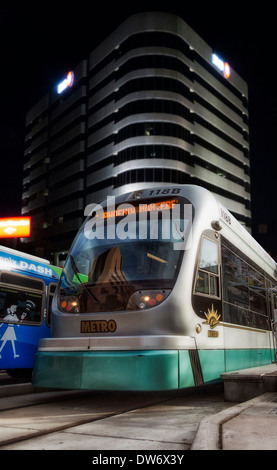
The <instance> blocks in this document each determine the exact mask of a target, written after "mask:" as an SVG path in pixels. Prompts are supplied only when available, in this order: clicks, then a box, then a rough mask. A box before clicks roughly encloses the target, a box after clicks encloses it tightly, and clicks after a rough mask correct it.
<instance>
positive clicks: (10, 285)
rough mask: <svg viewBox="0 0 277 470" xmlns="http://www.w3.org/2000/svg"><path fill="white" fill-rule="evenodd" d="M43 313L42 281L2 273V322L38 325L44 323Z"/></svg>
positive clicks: (0, 298) (0, 316)
mask: <svg viewBox="0 0 277 470" xmlns="http://www.w3.org/2000/svg"><path fill="white" fill-rule="evenodd" d="M29 286H31V288H30V287H29ZM43 311H44V283H43V282H42V281H40V280H37V279H32V278H30V277H28V276H21V275H15V274H11V273H1V277H0V322H4V323H17V324H18V325H22V324H33V325H38V324H41V323H42V321H43Z"/></svg>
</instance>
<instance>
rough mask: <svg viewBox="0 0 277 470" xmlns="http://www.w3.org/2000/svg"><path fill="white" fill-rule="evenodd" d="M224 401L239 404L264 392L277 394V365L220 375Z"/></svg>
mask: <svg viewBox="0 0 277 470" xmlns="http://www.w3.org/2000/svg"><path fill="white" fill-rule="evenodd" d="M220 377H221V379H222V380H223V381H224V396H225V400H227V401H231V402H236V403H241V402H244V401H246V400H251V399H252V398H255V397H257V396H259V395H261V394H263V393H266V392H277V364H269V365H266V366H260V367H253V368H250V369H242V370H238V371H233V372H228V373H224V374H221V376H220Z"/></svg>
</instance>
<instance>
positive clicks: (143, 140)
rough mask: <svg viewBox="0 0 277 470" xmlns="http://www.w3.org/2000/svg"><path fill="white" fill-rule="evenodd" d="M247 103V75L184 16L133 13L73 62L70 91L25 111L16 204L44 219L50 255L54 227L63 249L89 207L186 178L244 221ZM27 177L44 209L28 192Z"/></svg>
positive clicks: (247, 203) (247, 209)
mask: <svg viewBox="0 0 277 470" xmlns="http://www.w3.org/2000/svg"><path fill="white" fill-rule="evenodd" d="M247 103H248V89H247V84H246V83H245V81H244V80H243V79H242V78H241V77H240V76H239V75H238V74H237V73H236V72H235V71H234V70H233V69H232V68H231V67H230V66H229V65H228V64H227V63H226V62H225V61H223V60H222V59H221V58H219V57H218V56H217V55H215V54H214V52H213V50H212V49H211V47H210V46H209V45H208V44H206V42H205V41H204V40H203V39H201V38H200V37H199V36H198V34H196V33H195V32H194V31H193V30H192V29H191V28H190V27H189V26H188V25H187V24H186V23H185V22H184V21H183V20H182V19H181V18H179V17H177V16H175V15H171V14H166V13H143V14H138V15H135V16H133V17H131V18H129V19H128V20H126V21H125V22H124V23H123V24H122V25H120V26H119V27H118V29H117V30H116V31H114V32H113V33H112V34H111V35H110V36H109V37H108V38H107V39H106V40H105V41H104V42H103V43H102V44H100V45H99V46H98V47H97V48H96V49H95V50H94V51H93V52H92V53H91V54H90V56H89V57H88V58H87V59H86V60H83V61H82V62H81V63H80V64H79V66H78V67H76V69H75V70H74V83H73V85H72V86H70V89H68V90H65V92H64V93H62V96H61V95H59V94H57V93H55V92H53V93H51V94H49V95H47V97H45V98H44V99H43V100H42V101H41V102H40V103H38V104H37V105H36V106H35V107H34V108H32V110H30V112H29V113H28V115H27V122H26V128H27V136H26V153H25V175H26V176H25V192H24V194H23V209H22V212H23V213H28V214H30V215H33V216H34V217H35V225H36V221H37V224H38V226H40V228H41V226H43V227H44V228H46V227H48V229H49V230H50V232H49V230H48V234H50V238H51V237H52V238H51V239H52V247H51V248H50V250H52V251H53V250H54V251H55V249H58V251H59V250H61V249H62V246H61V244H60V241H59V240H60V236H59V235H61V234H62V233H64V235H65V237H64V238H63V242H64V244H65V245H66V243H67V242H65V241H66V237H67V236H68V239H69V238H70V237H72V234H71V233H70V232H73V231H74V230H75V231H76V230H77V229H78V226H79V225H80V222H81V219H82V217H83V213H84V208H85V206H86V205H88V204H90V203H92V202H98V201H100V200H102V199H105V198H106V196H107V195H110V194H119V193H122V192H126V191H130V190H134V189H140V188H143V187H146V186H149V185H154V186H155V185H156V186H158V185H159V184H160V183H161V182H163V183H170V184H174V183H178V184H179V183H181V184H182V183H189V184H198V185H200V186H204V187H205V188H207V189H209V190H210V191H212V192H213V193H214V194H215V195H216V197H217V198H218V199H219V200H221V201H222V202H223V204H224V205H225V206H226V207H227V208H228V209H229V210H230V211H231V212H232V213H233V214H234V215H235V216H236V217H237V218H238V220H239V221H240V222H241V223H242V224H244V225H245V226H246V227H247V228H248V229H250V225H251V212H250V176H249V175H250V163H249V139H248V104H247ZM38 119H39V121H38ZM38 122H40V125H39V126H38ZM28 137H29V138H28ZM30 137H31V139H30ZM38 137H39V138H40V144H39V146H36V147H34V145H33V144H34V139H35V140H36V139H37V138H38ZM43 139H44V140H43ZM30 140H31V143H30ZM42 140H43V142H42ZM38 154H39V155H40V157H39V156H38ZM41 160H43V162H44V167H43V168H44V169H43V170H42V169H41V167H40V170H39V169H38V162H39V161H41ZM35 184H36V185H37V186H35V190H36V191H37V190H38V189H39V188H40V192H41V194H42V192H43V191H44V193H43V194H44V196H42V199H43V200H44V209H43V211H42V210H41V201H40V202H39V201H35V204H34V199H30V195H31V194H32V190H33V191H34V185H35ZM30 203H31V205H30ZM32 204H33V205H35V207H34V208H33V209H31V206H32ZM30 209H31V210H30ZM32 213H33V214H32ZM49 221H52V225H51V223H49ZM53 221H54V222H53ZM58 221H59V222H58ZM67 222H68V223H67ZM69 225H70V229H69ZM75 225H76V226H75ZM67 227H68V228H67ZM67 248H68V247H66V246H65V247H64V249H67Z"/></svg>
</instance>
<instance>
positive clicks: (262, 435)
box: [191, 392, 277, 450]
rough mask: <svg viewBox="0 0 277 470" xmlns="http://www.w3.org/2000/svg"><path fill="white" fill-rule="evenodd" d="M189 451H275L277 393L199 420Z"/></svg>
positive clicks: (276, 443)
mask: <svg viewBox="0 0 277 470" xmlns="http://www.w3.org/2000/svg"><path fill="white" fill-rule="evenodd" d="M191 450H277V393H276V392H268V393H264V394H263V395H260V396H258V397H257V398H254V399H252V400H249V401H246V402H244V403H240V404H238V405H235V406H233V407H231V408H228V409H227V410H224V411H222V412H220V413H218V414H216V415H214V416H212V417H210V418H207V419H204V420H202V421H201V423H200V425H199V427H198V430H197V434H196V437H195V439H194V442H193V445H192V447H191Z"/></svg>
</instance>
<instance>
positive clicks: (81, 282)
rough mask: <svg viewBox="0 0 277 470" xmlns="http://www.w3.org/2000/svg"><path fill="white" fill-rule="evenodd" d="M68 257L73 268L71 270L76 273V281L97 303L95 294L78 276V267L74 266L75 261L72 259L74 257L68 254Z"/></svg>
mask: <svg viewBox="0 0 277 470" xmlns="http://www.w3.org/2000/svg"><path fill="white" fill-rule="evenodd" d="M69 258H70V264H71V267H72V269H73V272H74V274H75V275H76V277H77V279H78V281H79V282H80V284H81V286H82V287H83V289H84V290H85V291H86V293H87V294H88V295H89V296H90V297H91V298H92V299H93V301H94V302H95V303H97V304H99V301H98V300H97V298H96V297H95V295H93V293H92V292H91V291H90V290H89V289H88V287H87V286H86V284H85V283H84V282H83V281H82V279H81V278H80V276H79V272H78V268H77V266H76V263H75V261H74V258H73V256H72V255H70V256H69Z"/></svg>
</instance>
